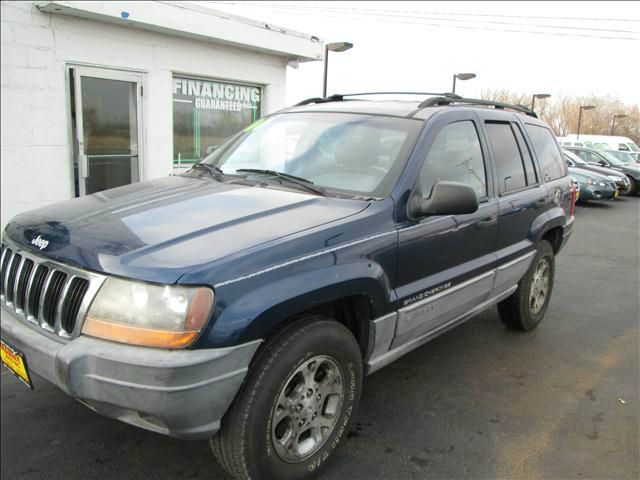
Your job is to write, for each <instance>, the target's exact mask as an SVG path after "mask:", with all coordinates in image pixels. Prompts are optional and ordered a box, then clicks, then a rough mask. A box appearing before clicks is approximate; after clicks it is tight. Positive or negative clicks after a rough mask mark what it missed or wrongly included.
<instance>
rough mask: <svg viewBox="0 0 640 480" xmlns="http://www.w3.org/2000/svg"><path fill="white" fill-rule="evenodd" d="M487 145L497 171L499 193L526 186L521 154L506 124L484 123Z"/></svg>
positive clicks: (510, 129) (508, 125) (509, 127)
mask: <svg viewBox="0 0 640 480" xmlns="http://www.w3.org/2000/svg"><path fill="white" fill-rule="evenodd" d="M486 128H487V133H488V134H489V143H491V150H492V151H493V157H494V158H495V161H496V167H497V169H498V186H499V189H500V193H505V192H510V191H513V190H519V189H521V188H523V187H525V186H526V185H527V180H526V176H525V169H524V165H523V163H522V154H521V153H520V148H519V147H518V142H517V141H516V137H515V136H514V133H513V130H512V128H511V125H510V124H508V123H494V122H487V123H486Z"/></svg>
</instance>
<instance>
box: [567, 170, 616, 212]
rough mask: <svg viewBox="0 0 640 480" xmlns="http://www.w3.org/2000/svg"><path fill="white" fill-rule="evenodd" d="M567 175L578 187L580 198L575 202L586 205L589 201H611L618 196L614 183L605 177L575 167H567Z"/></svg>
mask: <svg viewBox="0 0 640 480" xmlns="http://www.w3.org/2000/svg"><path fill="white" fill-rule="evenodd" d="M569 174H570V175H571V176H572V177H573V179H574V181H575V182H576V183H577V184H578V185H579V187H580V196H579V198H578V196H577V195H576V202H580V203H587V202H588V201H590V200H613V199H614V198H615V197H617V196H618V189H617V188H616V185H615V183H614V182H612V181H611V180H609V179H608V178H607V177H606V176H604V175H600V174H598V173H595V172H591V171H589V170H582V169H580V168H577V167H569Z"/></svg>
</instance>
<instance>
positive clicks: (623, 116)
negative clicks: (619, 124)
mask: <svg viewBox="0 0 640 480" xmlns="http://www.w3.org/2000/svg"><path fill="white" fill-rule="evenodd" d="M626 116H627V114H626V113H616V114H615V115H614V116H613V122H612V123H611V135H613V129H614V128H616V118H625V117H626Z"/></svg>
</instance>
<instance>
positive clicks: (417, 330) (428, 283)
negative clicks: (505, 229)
mask: <svg viewBox="0 0 640 480" xmlns="http://www.w3.org/2000/svg"><path fill="white" fill-rule="evenodd" d="M438 121H439V123H438V125H434V126H433V127H432V130H433V132H434V134H435V137H434V139H433V142H432V143H431V145H427V147H428V150H427V151H426V158H424V159H423V161H422V166H421V169H420V172H419V175H418V179H417V185H416V188H420V190H421V192H422V195H423V196H425V197H426V196H429V195H430V192H431V189H432V187H433V185H434V184H435V183H436V182H438V181H443V180H449V181H456V182H462V183H466V184H468V185H470V186H472V187H473V188H474V189H475V191H476V194H477V196H478V199H479V202H480V206H479V208H478V210H477V211H476V212H474V213H472V214H467V215H432V216H427V217H424V218H421V219H419V220H418V221H417V222H415V223H409V224H407V225H400V226H399V229H398V235H399V251H398V275H397V283H396V292H397V294H398V299H399V312H398V313H399V314H398V321H397V324H396V338H395V339H394V342H393V344H392V348H395V347H396V346H397V345H400V344H402V343H405V342H407V341H409V340H411V339H413V338H416V337H418V336H421V335H423V334H425V333H427V332H430V331H433V330H435V329H437V328H438V327H440V326H441V325H443V324H444V323H447V322H448V321H450V320H452V319H454V318H455V317H456V316H458V315H460V314H461V313H465V312H467V311H468V310H470V309H471V308H473V307H474V306H475V305H477V304H478V303H481V302H482V301H483V300H486V298H487V296H488V295H489V293H490V291H491V288H492V284H493V274H492V268H493V266H494V263H495V247H496V238H497V224H498V221H497V215H498V206H497V201H496V199H495V198H493V195H492V192H493V189H492V183H491V180H492V175H491V170H490V164H489V159H488V152H487V150H486V145H485V144H484V143H483V142H482V141H481V136H480V134H479V132H480V126H479V124H478V120H477V118H475V116H474V115H473V113H468V114H465V113H463V112H448V113H447V114H446V115H445V116H443V117H442V118H440V119H439V120H438ZM436 132H437V133H436Z"/></svg>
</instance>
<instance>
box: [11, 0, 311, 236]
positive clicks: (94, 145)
mask: <svg viewBox="0 0 640 480" xmlns="http://www.w3.org/2000/svg"><path fill="white" fill-rule="evenodd" d="M321 57H322V43H321V42H320V40H319V39H318V38H316V37H312V36H310V35H306V34H302V33H298V32H294V31H290V30H287V29H283V28H281V27H276V26H273V25H266V24H263V23H260V22H257V21H254V20H249V19H246V18H241V17H237V16H233V15H229V14H227V13H223V12H219V11H215V10H212V9H209V8H204V7H201V6H199V5H196V4H193V3H185V2H168V1H159V2H92V1H65V2H62V1H60V2H59V1H38V2H5V1H3V2H2V52H1V63H2V156H1V164H2V184H1V189H2V211H1V224H2V226H4V225H5V224H6V223H7V222H8V221H9V220H10V219H11V217H13V216H14V215H16V214H18V213H20V212H23V211H26V210H30V209H33V208H37V207H40V206H43V205H47V204H50V203H52V202H57V201H61V200H66V199H69V198H73V197H74V196H78V195H84V194H88V193H92V192H95V191H99V190H103V189H105V188H111V187H114V186H118V185H123V184H127V183H131V182H135V181H139V180H146V179H149V178H153V177H158V176H164V175H168V174H170V173H171V172H172V171H173V170H174V169H179V168H184V166H185V165H188V164H189V163H191V162H193V161H194V160H197V159H199V158H201V157H202V156H203V155H205V154H206V152H207V148H209V147H211V146H214V145H217V144H218V143H220V141H221V140H222V139H223V138H225V137H227V136H229V135H231V134H233V133H235V132H236V131H238V130H240V129H241V128H243V127H244V126H246V125H248V124H250V123H252V122H253V121H255V119H256V118H258V117H260V116H261V115H263V114H265V113H269V112H272V111H274V110H277V109H279V108H282V107H284V99H285V73H286V68H287V65H288V64H289V65H297V62H299V61H311V60H319V59H321Z"/></svg>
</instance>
